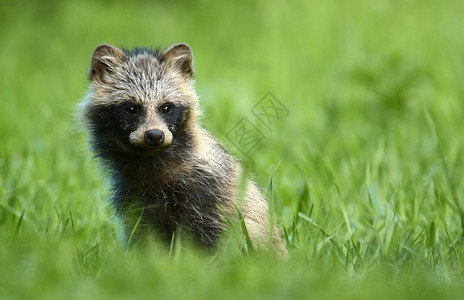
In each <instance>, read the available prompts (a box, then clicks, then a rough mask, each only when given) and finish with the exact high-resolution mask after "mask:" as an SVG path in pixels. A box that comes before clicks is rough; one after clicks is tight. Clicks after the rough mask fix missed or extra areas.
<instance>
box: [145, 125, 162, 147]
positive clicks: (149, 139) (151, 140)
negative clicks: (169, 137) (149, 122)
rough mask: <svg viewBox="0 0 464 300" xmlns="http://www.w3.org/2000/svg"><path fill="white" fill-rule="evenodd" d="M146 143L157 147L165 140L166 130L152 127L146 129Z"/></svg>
mask: <svg viewBox="0 0 464 300" xmlns="http://www.w3.org/2000/svg"><path fill="white" fill-rule="evenodd" d="M144 139H145V144H147V145H148V146H150V147H153V148H156V147H158V146H160V145H162V144H163V142H164V132H162V131H161V130H159V129H150V130H147V131H145V135H144Z"/></svg>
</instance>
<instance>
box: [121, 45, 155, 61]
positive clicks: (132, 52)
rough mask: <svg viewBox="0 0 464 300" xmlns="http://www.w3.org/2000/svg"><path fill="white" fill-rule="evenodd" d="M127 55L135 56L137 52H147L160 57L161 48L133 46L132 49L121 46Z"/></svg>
mask: <svg viewBox="0 0 464 300" xmlns="http://www.w3.org/2000/svg"><path fill="white" fill-rule="evenodd" d="M121 50H122V51H123V52H124V53H125V54H126V55H128V56H137V55H139V54H149V55H152V56H154V57H156V58H157V59H159V58H160V57H161V54H162V52H161V50H160V49H159V48H146V47H135V48H132V49H127V48H122V49H121Z"/></svg>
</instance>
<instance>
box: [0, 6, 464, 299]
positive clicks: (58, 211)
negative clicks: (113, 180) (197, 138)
mask: <svg viewBox="0 0 464 300" xmlns="http://www.w3.org/2000/svg"><path fill="white" fill-rule="evenodd" d="M240 2H242V3H240ZM463 9H464V2H462V1H453V0H450V1H446V2H445V1H435V0H432V1H427V2H425V1H400V0H396V1H386V0H385V1H384V0H376V1H370V0H369V1H368V0H360V1H356V2H355V1H347V2H342V1H298V2H294V3H292V4H289V3H287V2H285V1H271V2H269V1H252V2H250V1H239V2H232V1H229V2H219V1H218V2H211V3H210V2H208V1H200V2H197V3H196V4H195V5H194V4H192V3H190V2H187V1H185V2H184V1H174V2H171V3H169V4H162V3H159V4H158V3H154V2H150V1H132V2H130V1H126V2H123V1H120V2H116V3H110V2H107V1H101V2H96V1H79V2H77V1H76V2H72V1H47V2H45V1H40V2H39V1H28V2H26V1H24V2H21V1H19V2H15V4H10V3H8V4H7V3H6V2H5V3H2V4H0V71H1V75H0V103H1V108H0V245H1V247H0V299H14V298H25V299H30V298H49V299H52V298H65V297H66V298H79V299H83V298H86V299H87V298H96V299H106V298H107V299H110V298H111V299H112V298H114V297H126V298H129V297H130V298H141V299H146V298H147V297H150V298H155V297H164V298H194V297H197V298H200V297H201V298H215V299H218V298H221V299H222V298H230V299H237V298H262V299H264V298H266V299H267V298H275V299H291V298H314V299H321V298H324V299H327V298H329V299H330V298H333V299H374V298H375V299H395V298H403V299H407V298H410V299H420V298H422V299H445V298H450V299H457V298H461V297H462V295H463V293H464V285H463V270H462V269H463V267H464V266H463V264H464V249H463V242H464V210H463V205H464V202H463V196H462V195H463V192H464V174H463V172H462V168H463V163H464V157H463V150H464V134H463V127H462V126H463V125H462V120H463V117H464V110H463V103H464V102H463V100H464V88H463V87H464V39H463V38H462V37H463V36H464V35H463V34H464V30H462V29H461V28H464V26H463V25H464V24H463V23H464V22H463V19H462V11H463ZM181 41H182V42H187V43H189V44H190V45H191V46H192V48H193V51H194V53H195V65H196V72H197V73H196V80H197V84H196V85H197V91H198V94H199V95H200V99H201V106H202V109H203V110H204V112H205V117H204V119H203V121H202V122H203V124H204V125H205V127H206V128H208V129H209V130H210V131H212V132H213V133H214V134H215V135H216V136H217V137H218V138H219V139H221V140H222V141H223V142H224V144H225V145H226V146H227V147H228V148H229V149H230V150H231V151H232V152H233V153H235V154H236V155H237V156H238V157H239V158H240V159H241V160H242V162H243V164H244V166H245V167H246V169H247V170H249V171H250V172H252V173H253V174H254V175H253V176H254V178H255V179H256V181H257V182H258V183H259V184H260V185H261V186H262V187H263V190H265V191H268V198H269V199H272V203H273V206H274V209H275V211H274V214H275V215H276V216H277V218H278V222H279V224H280V226H281V228H282V229H284V231H285V235H286V239H287V242H288V248H289V253H290V258H289V260H288V261H287V262H277V261H274V260H272V259H269V258H267V257H266V256H265V255H264V256H263V255H251V256H246V255H243V254H241V253H240V252H239V250H238V247H235V244H234V243H233V242H231V244H230V246H229V247H228V248H227V249H225V250H223V251H221V252H220V253H219V254H218V255H217V256H214V257H205V256H203V255H201V254H198V253H196V252H195V251H194V250H193V249H189V248H186V249H184V250H182V251H174V252H173V253H171V255H170V253H167V251H165V249H163V248H161V247H159V245H156V244H155V243H153V244H152V245H149V246H147V247H146V248H143V249H140V248H132V249H129V250H127V249H124V247H123V246H122V244H121V242H120V241H119V240H118V227H117V223H116V222H115V220H114V219H113V218H112V214H111V209H110V208H109V203H108V201H107V196H108V192H107V184H106V183H105V181H104V179H102V178H103V176H102V172H101V171H100V170H99V167H98V164H97V162H96V161H94V160H93V159H92V158H91V154H90V153H88V151H87V148H86V145H85V137H84V136H83V134H82V132H81V131H80V130H79V126H78V125H77V124H76V121H75V119H74V117H73V114H74V112H75V106H76V104H77V103H78V102H79V101H80V99H81V98H82V97H84V95H85V94H86V92H87V86H88V82H87V79H86V72H87V69H88V66H89V62H90V55H91V53H92V50H93V49H94V48H95V47H96V46H97V45H98V44H100V43H104V42H107V43H112V44H115V45H118V46H129V47H130V46H135V45H139V46H143V45H145V46H153V45H159V46H161V47H166V46H169V45H171V44H173V43H176V42H181ZM268 92H272V94H273V95H275V96H276V97H277V98H278V99H279V100H280V101H281V102H282V103H283V104H284V105H285V106H286V108H287V109H288V111H289V115H288V117H286V118H284V119H282V120H280V121H276V122H275V123H274V124H273V126H272V128H271V130H269V129H267V128H266V127H264V126H263V125H262V124H260V122H259V121H258V120H257V119H256V117H255V116H254V115H253V114H252V112H251V109H252V108H253V107H254V106H255V105H256V103H258V101H259V100H260V99H261V98H262V97H264V96H265V95H266V94H267V93H268ZM243 117H246V118H248V119H249V120H250V121H251V122H253V124H255V125H256V126H257V127H258V128H259V130H260V131H261V132H262V133H263V134H264V135H265V138H264V139H263V141H262V142H261V143H260V144H259V145H258V146H257V147H256V148H255V149H253V150H252V151H251V152H250V153H249V154H248V155H246V156H245V155H243V154H241V153H240V151H238V149H237V148H235V147H234V145H233V144H232V143H231V142H230V141H228V139H227V134H228V132H229V131H230V130H231V129H232V128H233V127H234V126H235V124H236V123H237V122H238V121H240V120H241V119H242V118H243ZM271 179H272V183H271Z"/></svg>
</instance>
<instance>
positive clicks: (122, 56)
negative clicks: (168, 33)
mask: <svg viewBox="0 0 464 300" xmlns="http://www.w3.org/2000/svg"><path fill="white" fill-rule="evenodd" d="M193 73H194V67H193V54H192V51H191V49H190V47H189V46H188V45H186V44H176V45H174V46H171V47H170V48H168V49H167V50H165V51H164V52H161V51H158V50H150V49H139V48H136V49H134V50H132V51H127V50H121V49H118V48H116V47H113V46H110V45H106V44H104V45H100V46H98V47H97V48H96V49H95V50H94V52H93V55H92V59H91V66H90V70H89V73H88V76H89V79H90V81H91V91H90V93H89V94H88V96H87V97H86V98H85V100H84V101H83V102H82V103H81V113H82V119H83V121H84V124H85V127H86V128H87V130H88V132H89V136H90V144H91V146H92V149H93V151H94V152H95V154H96V156H97V157H99V158H100V160H101V162H102V163H103V165H104V166H105V169H106V171H107V173H108V174H109V176H110V178H111V183H112V202H113V204H114V206H115V208H116V212H117V214H118V216H119V219H120V220H121V222H122V224H123V227H124V228H125V237H126V239H128V238H129V236H130V235H131V234H133V229H134V228H136V230H135V231H134V232H135V234H134V235H133V237H141V236H145V235H146V234H149V235H151V234H152V235H155V236H157V237H158V238H160V239H162V240H164V241H165V242H166V243H170V242H171V239H172V236H173V234H174V232H176V231H177V230H178V229H181V231H182V232H186V233H187V235H188V236H190V237H191V238H192V239H193V240H194V241H196V242H197V243H198V244H199V245H200V246H201V247H202V248H204V249H214V248H215V246H216V245H217V244H218V243H219V241H220V238H221V236H223V233H224V232H225V231H227V229H228V227H229V224H230V222H229V220H237V219H238V218H239V216H238V215H239V213H238V212H237V210H239V211H240V215H241V216H242V217H243V218H244V223H245V224H246V228H247V232H248V235H249V237H250V239H251V241H252V243H253V245H254V247H259V248H262V249H263V248H264V249H269V250H271V251H272V252H274V253H276V254H278V255H281V256H286V255H287V250H286V248H285V246H284V242H283V240H282V237H281V235H280V231H279V229H278V227H277V226H276V225H274V227H273V228H272V230H271V228H270V222H269V217H268V208H267V203H266V201H265V199H264V197H263V195H262V194H261V192H260V191H259V189H258V188H257V186H256V185H255V184H254V183H253V182H252V181H249V180H248V181H246V183H245V184H244V197H241V198H243V199H242V200H241V201H240V200H237V199H238V198H239V197H238V191H237V190H238V189H239V186H242V185H243V184H241V179H240V178H241V167H240V164H239V163H238V161H237V160H236V159H235V158H233V157H232V156H231V155H230V154H229V153H227V151H225V150H224V148H223V147H222V146H221V145H220V144H219V143H218V142H217V141H216V140H215V139H214V138H213V137H212V136H211V135H210V134H209V133H208V132H207V131H206V130H205V129H203V128H202V127H201V126H200V124H199V122H198V117H199V115H200V108H199V104H198V97H197V95H196V93H195V90H194V80H193V78H192V76H193ZM237 208H238V209H237ZM271 232H272V239H270V235H271ZM271 240H272V244H271V245H270V241H271Z"/></svg>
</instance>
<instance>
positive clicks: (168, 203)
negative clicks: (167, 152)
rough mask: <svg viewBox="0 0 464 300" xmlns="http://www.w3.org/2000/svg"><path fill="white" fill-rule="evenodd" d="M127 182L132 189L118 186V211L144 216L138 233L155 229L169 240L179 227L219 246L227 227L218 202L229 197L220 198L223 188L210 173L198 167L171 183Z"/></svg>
mask: <svg viewBox="0 0 464 300" xmlns="http://www.w3.org/2000/svg"><path fill="white" fill-rule="evenodd" d="M140 175H141V176H143V175H148V174H140ZM126 179H127V178H126ZM119 183H121V182H119ZM126 183H127V184H125V185H123V186H130V187H131V189H130V190H124V189H117V190H116V191H115V197H114V199H115V200H117V201H118V202H119V203H118V204H119V205H118V207H119V209H118V211H119V212H120V214H121V216H122V217H123V218H125V217H127V216H126V215H127V214H128V213H129V214H133V215H134V216H135V217H137V216H139V215H142V218H141V222H142V223H141V224H140V230H139V232H138V234H140V235H142V236H143V233H144V231H154V232H156V233H157V235H158V236H160V237H161V238H162V239H163V240H165V241H166V242H169V241H170V239H171V237H172V234H173V233H174V232H175V231H176V229H178V228H181V229H183V230H184V231H187V232H190V233H191V234H192V235H193V236H194V237H195V240H197V241H198V242H199V243H200V245H202V246H203V247H205V248H207V249H211V248H213V247H214V246H215V245H216V243H217V241H218V238H219V237H220V234H221V232H222V231H223V229H224V227H225V222H224V221H223V220H222V219H221V217H220V211H219V208H218V205H219V204H220V203H223V202H226V201H227V200H226V199H221V198H220V197H221V196H220V195H221V192H220V187H219V186H218V183H217V182H216V181H215V180H214V179H212V177H211V174H207V173H206V172H205V171H204V170H201V169H195V170H192V171H191V172H190V173H187V174H182V175H181V176H180V177H179V180H176V181H174V182H171V183H170V184H163V183H162V181H161V182H159V183H156V182H150V185H149V186H145V185H141V184H140V182H139V181H137V182H131V183H129V182H126ZM131 208H135V210H134V211H131ZM134 216H132V218H133V217H134Z"/></svg>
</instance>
